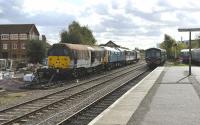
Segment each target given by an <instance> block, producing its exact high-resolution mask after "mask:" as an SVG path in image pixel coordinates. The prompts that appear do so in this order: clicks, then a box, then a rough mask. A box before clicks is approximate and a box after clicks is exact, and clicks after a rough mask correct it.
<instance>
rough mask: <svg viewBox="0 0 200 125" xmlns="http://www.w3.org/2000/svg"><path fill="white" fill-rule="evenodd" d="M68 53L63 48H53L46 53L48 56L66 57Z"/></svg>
mask: <svg viewBox="0 0 200 125" xmlns="http://www.w3.org/2000/svg"><path fill="white" fill-rule="evenodd" d="M68 55H69V52H68V50H67V49H66V48H65V47H64V46H53V47H52V48H51V49H49V51H48V56H68Z"/></svg>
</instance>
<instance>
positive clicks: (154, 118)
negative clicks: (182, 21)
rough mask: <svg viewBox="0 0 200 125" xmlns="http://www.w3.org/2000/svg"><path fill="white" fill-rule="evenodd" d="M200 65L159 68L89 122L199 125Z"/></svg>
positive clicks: (112, 124) (118, 124) (137, 124)
mask: <svg viewBox="0 0 200 125" xmlns="http://www.w3.org/2000/svg"><path fill="white" fill-rule="evenodd" d="M199 123H200V67H192V75H191V76H188V67H180V66H177V67H158V68H156V69H155V70H154V71H152V72H151V73H150V74H149V75H147V76H146V77H145V78H144V79H143V80H141V81H140V82H139V83H138V84H137V85H136V86H134V87H133V88H132V89H130V90H129V91H127V92H126V93H125V94H124V95H123V96H122V97H120V98H119V99H118V100H117V101H116V102H114V103H113V104H112V105H111V106H109V107H108V108H107V109H106V110H105V111H104V112H102V113H101V114H100V115H98V116H97V117H96V118H95V119H94V120H93V121H91V122H90V123H89V125H199Z"/></svg>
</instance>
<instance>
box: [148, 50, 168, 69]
mask: <svg viewBox="0 0 200 125" xmlns="http://www.w3.org/2000/svg"><path fill="white" fill-rule="evenodd" d="M166 59H167V55H166V50H164V49H160V48H149V49H147V50H146V51H145V60H146V63H147V65H148V66H149V67H150V68H155V67H157V66H159V65H162V64H164V63H165V61H166Z"/></svg>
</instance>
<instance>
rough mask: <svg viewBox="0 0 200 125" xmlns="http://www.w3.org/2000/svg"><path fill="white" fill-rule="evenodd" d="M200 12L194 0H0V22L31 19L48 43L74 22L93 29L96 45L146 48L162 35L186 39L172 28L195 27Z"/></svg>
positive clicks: (27, 20)
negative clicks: (111, 43)
mask: <svg viewBox="0 0 200 125" xmlns="http://www.w3.org/2000/svg"><path fill="white" fill-rule="evenodd" d="M199 15H200V1H199V0H0V24H29V23H31V24H32V23H33V24H35V25H36V27H37V28H38V30H39V32H40V34H44V35H46V37H47V40H48V42H49V43H50V44H53V43H58V42H59V41H60V33H61V32H62V31H63V30H67V28H68V25H70V24H71V23H72V21H77V22H79V23H80V25H82V26H85V25H86V26H88V27H89V28H90V29H91V30H92V31H93V35H94V36H95V38H96V40H97V44H104V43H106V42H108V41H109V40H112V41H114V42H115V43H116V44H118V45H121V46H123V47H128V48H130V49H134V48H136V47H137V48H140V49H147V48H149V47H156V46H157V44H158V43H161V42H162V41H163V40H164V34H168V35H170V36H172V37H173V38H174V39H176V40H179V41H180V40H181V37H182V39H183V40H188V39H189V35H188V33H180V32H178V30H177V29H178V28H193V27H200V18H199ZM198 34H200V32H196V33H192V39H194V38H195V37H196V36H197V35H198Z"/></svg>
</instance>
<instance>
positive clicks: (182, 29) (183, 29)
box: [178, 28, 200, 75]
mask: <svg viewBox="0 0 200 125" xmlns="http://www.w3.org/2000/svg"><path fill="white" fill-rule="evenodd" d="M178 31H179V32H189V75H191V72H192V71H191V58H192V53H191V32H196V31H200V28H179V29H178Z"/></svg>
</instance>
